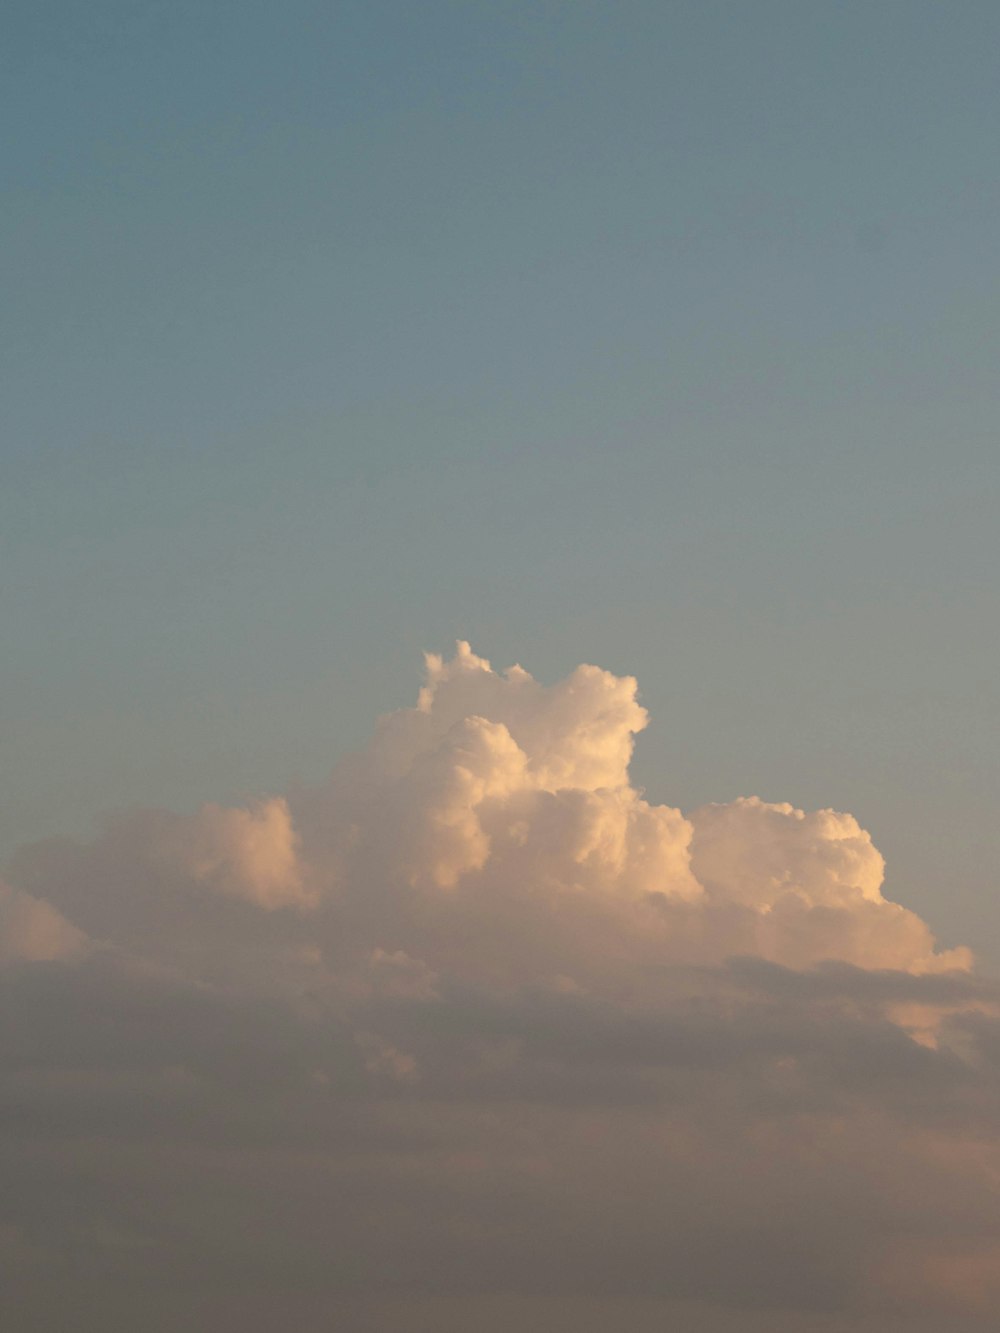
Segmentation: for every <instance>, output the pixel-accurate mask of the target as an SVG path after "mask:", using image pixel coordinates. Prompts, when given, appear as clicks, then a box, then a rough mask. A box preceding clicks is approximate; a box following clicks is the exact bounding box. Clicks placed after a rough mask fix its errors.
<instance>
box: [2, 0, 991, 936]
mask: <svg viewBox="0 0 1000 1333" xmlns="http://www.w3.org/2000/svg"><path fill="white" fill-rule="evenodd" d="M998 46H1000V9H998V8H997V7H996V5H994V4H989V3H977V2H975V0H966V2H965V3H962V4H960V5H944V4H941V3H922V2H921V0H906V2H905V3H903V2H899V3H894V2H891V0H876V2H875V3H843V4H836V5H834V4H818V3H816V4H813V3H801V0H798V2H796V3H771V2H770V0H760V2H759V3H755V4H753V5H746V4H737V3H704V2H699V3H668V2H665V0H660V2H659V3H640V2H639V0H634V2H633V3H625V4H615V5H613V4H610V3H587V2H586V0H576V2H574V3H559V4H545V3H535V4H525V3H513V4H504V3H490V4H486V3H472V2H467V3H439V2H438V0H430V2H428V3H421V4H413V3H410V4H406V3H394V2H389V0H387V2H385V3H378V2H376V3H372V2H371V0H368V2H367V3H338V4H336V5H331V4H321V3H304V2H303V0H288V2H287V3H284V4H282V5H264V4H259V3H257V4H250V3H241V4H235V3H227V2H225V0H221V2H218V3H213V4H210V5H206V4H194V3H170V4H167V3H144V2H143V0H129V2H128V3H125V2H124V0H123V2H122V3H102V2H101V0H96V2H95V3H91V4H88V5H86V6H81V5H75V4H68V3H56V2H52V3H45V2H44V0H33V2H32V3H31V4H28V3H20V2H19V0H14V2H13V3H12V4H11V5H10V6H9V9H8V18H7V36H6V38H5V41H4V49H3V52H2V55H0V60H2V62H3V79H2V86H3V95H2V96H3V102H2V114H3V122H4V124H5V125H6V126H7V128H8V133H7V135H5V142H4V146H3V149H2V160H0V179H2V182H3V194H4V199H3V209H2V213H0V227H2V232H3V243H2V247H0V263H2V265H3V291H4V301H3V316H2V321H0V323H2V332H0V337H2V354H3V363H4V366H5V369H6V375H5V380H6V384H5V388H4V392H3V395H2V404H0V415H2V423H3V434H2V444H0V449H2V464H3V476H4V485H3V487H2V492H0V542H2V559H3V571H4V576H3V579H2V583H0V610H2V615H3V623H4V627H5V633H4V643H5V654H4V659H5V660H4V670H3V682H4V685H3V694H4V698H3V723H2V731H3V737H4V741H5V749H6V753H7V756H8V759H7V763H6V764H5V766H4V768H5V777H4V791H3V800H2V802H0V804H2V808H3V810H4V812H5V813H4V817H3V822H2V825H0V847H2V849H3V851H4V853H7V852H9V851H11V850H12V849H13V848H14V846H16V845H17V844H18V843H20V842H22V841H24V840H26V839H30V838H36V837H40V836H47V835H50V834H56V833H59V832H64V831H68V832H82V831H85V830H87V829H88V828H89V827H90V826H91V825H92V821H93V820H94V819H95V818H96V817H97V816H99V815H100V813H101V812H103V811H106V810H108V809H111V808H115V807H118V806H122V805H126V804H131V803H136V802H138V803H140V804H144V805H154V804H163V805H168V806H171V807H173V808H176V809H184V810H187V809H190V808H192V807H193V806H194V805H195V804H197V803H198V802H199V801H201V800H205V799H210V798H214V799H223V800H224V799H231V798H235V797H238V796H240V795H241V794H244V793H248V792H266V791H272V790H278V789H281V788H282V787H283V786H284V785H285V783H286V782H287V781H288V780H289V779H290V778H293V777H297V778H300V779H302V780H306V781H315V780H318V779H319V778H321V777H322V776H323V775H324V774H325V773H326V771H327V770H328V769H329V768H330V767H331V765H332V763H333V762H334V760H335V759H336V758H337V757H338V755H340V754H341V753H342V752H343V751H344V750H345V749H346V748H348V747H350V746H353V745H356V744H358V743H360V742H361V741H362V740H363V739H364V737H365V736H366V734H367V732H368V730H369V727H370V724H371V720H372V718H373V717H374V715H375V714H376V713H379V712H382V711H385V710H387V709H389V708H392V707H396V706H398V705H400V704H402V703H406V702H409V701H410V700H411V699H412V697H413V696H414V694H415V690H416V686H417V676H418V673H419V669H420V652H421V651H422V650H423V649H425V648H430V649H445V650H446V649H448V647H449V645H450V643H451V641H452V640H454V639H455V638H456V637H459V636H461V637H463V638H469V639H471V641H472V642H473V645H474V646H475V647H476V648H477V650H478V651H480V652H481V653H483V654H485V655H486V656H489V657H490V658H492V659H493V660H494V661H495V662H496V663H497V664H499V665H506V664H508V663H509V662H511V661H514V660H520V661H521V662H523V664H524V665H525V666H526V667H528V668H529V669H531V670H532V671H534V672H535V673H536V674H537V675H539V676H541V677H543V678H546V679H554V678H555V677H557V676H561V675H564V674H566V673H567V672H568V671H569V670H570V669H571V668H572V667H573V666H574V665H575V664H576V663H577V662H580V661H595V662H597V663H599V664H600V665H602V666H606V667H608V668H610V669H612V670H615V671H618V672H624V671H627V672H631V673H634V674H635V675H637V676H638V678H639V681H640V685H641V688H642V693H643V699H644V701H645V703H646V705H647V706H648V708H649V709H650V711H651V713H652V717H653V724H652V727H651V729H650V731H649V732H648V733H647V734H646V735H645V736H644V737H643V739H642V741H641V742H640V747H639V751H638V754H637V757H636V764H635V766H636V771H637V774H638V777H639V779H640V781H641V782H643V783H644V784H645V785H646V787H647V788H648V789H649V791H650V793H651V794H653V795H655V796H656V797H657V799H660V800H667V801H671V802H675V803H677V804H680V805H683V806H685V807H687V806H691V805H693V804H696V803H699V802H701V801H704V800H712V799H718V800H728V799H731V798H732V797H734V796H736V795H738V794H741V793H749V792H753V793H757V794H759V795H761V796H763V797H766V798H768V799H772V800H776V799H789V800H792V801H793V802H795V803H796V804H800V805H804V806H807V807H813V806H823V805H834V806H837V807H838V808H844V809H848V810H851V811H853V812H854V813H855V814H857V815H858V817H859V818H860V819H861V820H862V822H863V823H864V824H865V825H866V826H867V827H868V828H870V829H871V831H872V833H873V836H874V838H875V841H876V843H877V845H878V846H879V847H880V848H881V849H882V850H883V851H884V852H885V854H886V856H887V859H888V862H889V877H888V883H887V891H888V892H889V893H890V895H893V894H896V895H898V896H899V897H900V898H902V899H903V900H904V901H905V902H907V904H908V905H910V906H912V907H914V908H915V909H917V910H919V911H921V912H922V913H923V914H924V915H926V916H927V917H928V919H929V920H930V921H931V923H932V925H933V926H934V927H935V928H936V930H937V931H938V933H939V934H940V935H941V936H942V938H943V939H944V940H945V942H957V941H961V940H970V941H971V942H972V943H974V944H977V945H979V946H980V947H985V948H986V949H987V950H988V948H989V944H988V939H989V933H990V931H991V930H994V931H995V919H996V913H995V905H994V902H995V900H994V891H995V884H996V879H997V869H998V863H1000V841H998V834H997V833H996V831H995V829H996V825H997V821H996V818H995V813H994V806H995V795H994V793H995V791H996V788H997V776H998V775H997V758H996V732H995V718H996V715H997V704H998V686H997V673H996V661H997V655H998V648H1000V643H998V637H1000V636H998V630H997V626H998V617H997V611H998V607H997V594H996V578H995V570H996V568H997V566H998V562H1000V538H998V530H1000V529H998V525H997V521H996V520H997V499H998V496H997V490H998V475H1000V466H998V461H997V421H998V414H997V406H998V397H1000V394H998V387H997V376H996V349H997V332H998V330H997V324H998V315H997V312H998V310H1000V304H998V296H1000V264H998V261H997V255H996V236H997V231H998V227H997V223H998V205H1000V175H998V173H997V170H996V143H997V133H998V128H1000V126H998V121H1000V94H998V91H997V81H996V69H995V61H996V51H997V49H998ZM984 940H985V944H984Z"/></svg>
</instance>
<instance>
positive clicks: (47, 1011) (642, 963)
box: [0, 644, 1000, 1333]
mask: <svg viewBox="0 0 1000 1333" xmlns="http://www.w3.org/2000/svg"><path fill="white" fill-rule="evenodd" d="M646 721H647V717H646V713H645V710H644V709H643V708H642V707H641V705H640V704H639V702H638V700H637V686H636V682H635V681H634V680H632V679H631V678H627V677H626V678H620V677H615V676H613V675H611V674H610V673H608V672H605V671H602V670H600V669H598V668H597V667H590V666H584V667H579V668H577V669H576V670H575V671H574V672H573V673H572V674H571V675H570V676H569V677H567V679H566V680H564V681H562V682H560V683H558V684H556V685H554V686H548V687H547V686H543V685H542V684H540V683H539V682H537V681H535V680H534V679H533V678H532V677H531V676H530V675H529V674H528V673H527V672H526V671H524V670H523V669H522V668H520V667H512V668H511V669H510V670H508V671H506V672H504V673H498V672H495V671H493V669H492V668H491V666H490V664H489V663H488V662H487V661H486V660H485V659H483V658H481V657H478V656H476V655H475V654H474V653H473V652H472V651H471V649H470V648H469V647H468V645H466V644H459V646H458V650H457V652H456V655H455V656H454V658H452V659H451V660H450V661H444V660H443V659H442V658H440V657H436V656H431V657H429V658H428V660H427V675H426V683H425V685H424V687H423V689H422V690H421V692H420V694H419V697H418V701H417V704H416V706H415V707H413V708H408V709H402V710H400V711H398V712H396V713H393V714H390V715H388V716H387V717H385V718H383V719H381V720H380V722H379V723H378V725H377V727H376V729H375V733H374V735H373V737H372V740H371V742H370V743H369V744H368V745H367V746H366V747H365V748H364V749H363V750H362V751H360V752H359V753H357V754H354V755H351V756H348V757H346V758H344V759H343V760H342V761H341V762H340V763H338V765H337V766H336V768H335V769H334V771H333V773H332V775H331V778H330V780H329V782H328V783H326V784H324V785H323V786H322V787H320V788H316V789H310V790H299V791H293V792H291V793H289V794H288V795H287V796H286V797H271V798H269V799H265V800H262V801H260V802H258V803H256V804H253V805H250V806H248V807H245V808H244V807H237V808H226V807H222V806H219V805H207V806H204V807H202V808H201V810H199V811H197V812H195V813H194V814H188V815H177V814H173V813H170V812H166V811H150V810H136V811H131V812H123V813H120V814H118V815H116V816H114V817H113V818H112V819H110V820H109V821H108V823H107V824H106V825H105V826H104V828H103V830H102V831H101V832H100V834H99V836H98V837H96V838H95V839H94V840H93V841H91V842H89V843H80V842H74V841H69V840H56V841H51V842H48V843H43V844H37V845H35V846H33V847H29V848H25V849H23V850H22V852H21V853H20V854H19V855H18V856H17V857H16V858H15V861H14V863H13V864H12V866H11V867H10V870H9V877H10V884H11V887H9V888H8V887H3V888H0V1000H2V1007H3V1013H4V1014H5V1015H7V1016H8V1017H7V1018H6V1019H5V1022H4V1023H3V1024H2V1025H0V1055H2V1057H3V1060H2V1068H3V1073H2V1075H0V1123H2V1125H3V1128H4V1136H3V1141H4V1142H5V1143H6V1144H7V1147H6V1148H5V1149H4V1150H3V1155H2V1156H0V1161H2V1162H3V1165H4V1173H5V1181H6V1186H5V1190H4V1195H3V1201H2V1203H0V1240H2V1241H3V1243H2V1244H0V1264H2V1265H4V1266H5V1274H6V1278H7V1282H6V1286H7V1289H8V1290H10V1291H11V1292H13V1293H14V1299H15V1301H16V1303H17V1308H18V1309H23V1310H24V1311H26V1313H25V1316H24V1319H23V1321H22V1325H21V1327H23V1328H24V1329H28V1328H34V1327H39V1328H41V1327H46V1326H48V1327H51V1326H68V1325H69V1324H72V1326H73V1327H75V1328H79V1329H81V1330H84V1333H86V1330H88V1329H90V1328H95V1329H96V1328H104V1327H107V1326H108V1324H109V1323H112V1324H113V1323H115V1321H118V1322H119V1323H120V1322H122V1321H123V1320H124V1321H125V1322H136V1320H138V1321H139V1322H141V1323H147V1324H148V1320H147V1317H146V1314H145V1313H144V1312H147V1311H149V1310H151V1309H156V1310H157V1311H159V1312H160V1313H161V1314H162V1319H163V1322H162V1327H163V1328H168V1327H176V1326H179V1323H178V1321H180V1322H181V1323H183V1326H184V1327H190V1328H192V1329H195V1330H198V1329H200V1328H203V1329H205V1330H207V1329H209V1328H211V1329H213V1330H216V1329H219V1330H223V1333H225V1330H227V1329H234V1330H235V1329H237V1328H238V1329H240V1330H241V1333H245V1330H247V1329H254V1328H260V1329H264V1328H270V1327H273V1312H274V1308H275V1306H274V1301H275V1300H276V1299H277V1296H276V1293H282V1294H283V1300H284V1302H285V1305H284V1308H285V1311H286V1315H285V1317H286V1318H287V1319H290V1320H291V1322H294V1323H296V1325H297V1326H298V1327H302V1328H317V1329H318V1328H320V1327H327V1326H329V1323H330V1320H331V1319H332V1318H335V1317H336V1318H337V1319H340V1321H341V1323H340V1326H343V1327H346V1328H348V1329H351V1330H353V1329H363V1328H369V1327H370V1328H379V1329H388V1330H392V1329H399V1330H400V1331H401V1333H416V1330H418V1329H421V1328H431V1327H434V1328H438V1327H445V1328H446V1327H449V1326H452V1324H453V1325H454V1326H456V1327H458V1326H461V1327H465V1326H468V1324H469V1323H472V1324H475V1325H476V1326H482V1327H485V1328H488V1327H494V1326H495V1327H498V1328H499V1327H505V1326H509V1325H507V1324H505V1323H504V1320H505V1319H509V1318H511V1317H513V1316H511V1315H510V1311H512V1310H516V1311H518V1312H519V1313H518V1314H517V1321H518V1322H521V1323H525V1324H527V1326H528V1327H538V1328H543V1327H544V1328H545V1329H546V1330H550V1329H551V1330H554V1331H555V1333H560V1330H563V1329H565V1330H569V1329H574V1330H577V1329H579V1328H582V1327H587V1326H588V1325H587V1324H586V1320H587V1319H588V1318H590V1315H588V1314H587V1313H586V1312H587V1311H588V1310H590V1311H594V1310H604V1311H614V1312H616V1313H615V1314H614V1322H618V1323H620V1324H622V1325H623V1326H628V1327H636V1328H642V1327H646V1326H649V1327H654V1326H662V1325H663V1323H664V1322H666V1323H668V1324H669V1323H679V1324H680V1326H684V1327H691V1328H692V1329H695V1328H697V1329H703V1330H705V1333H724V1331H726V1330H731V1329H734V1328H737V1327H739V1328H740V1329H744V1328H757V1327H758V1326H759V1327H761V1328H763V1327H768V1328H771V1327H785V1326H786V1325H787V1326H788V1327H796V1328H799V1327H806V1326H808V1327H810V1328H816V1329H823V1330H830V1333H862V1330H866V1331H867V1330H870V1329H872V1328H873V1327H876V1326H878V1327H879V1328H883V1327H884V1328H889V1327H898V1328H900V1329H904V1328H905V1329H910V1330H916V1329H919V1328H923V1327H925V1325H924V1324H923V1323H922V1322H921V1321H922V1319H923V1315H922V1313H921V1310H922V1308H923V1306H927V1308H931V1306H933V1308H934V1309H935V1310H936V1311H937V1312H938V1317H943V1316H942V1315H941V1312H942V1311H944V1312H945V1314H946V1316H947V1318H948V1320H949V1326H950V1327H954V1328H956V1329H965V1328H967V1329H969V1330H972V1329H976V1330H977V1331H978V1329H980V1328H983V1329H985V1328H986V1327H988V1326H993V1325H991V1324H990V1320H993V1321H994V1323H995V1319H996V1316H997V1314H998V1313H1000V1287H998V1284H997V1283H996V1281H995V1280H994V1269H993V1266H992V1264H993V1257H994V1256H995V1255H996V1253H997V1252H998V1251H1000V1227H998V1225H997V1222H996V1218H997V1217H998V1216H1000V1210H998V1208H997V1204H998V1202H1000V1200H998V1198H997V1192H998V1182H1000V1157H998V1154H997V1149H996V1135H995V1131H996V1125H997V1119H998V1114H1000V1019H998V1013H1000V991H998V988H997V986H996V984H995V983H994V982H992V981H991V980H989V979H984V978H981V977H979V976H977V975H976V973H975V972H974V971H973V968H972V957H971V954H970V953H969V951H968V950H966V949H950V950H940V949H938V948H937V947H936V945H935V942H934V939H933V936H932V933H931V931H930V929H929V928H928V926H927V925H926V923H925V922H923V921H922V920H920V918H919V917H917V916H915V915H914V914H913V913H911V912H909V911H907V910H906V909H905V908H904V907H902V906H900V905H898V904H896V903H893V902H890V901H887V900H886V899H885V898H884V897H883V895H882V882H883V872H884V866H883V861H882V858H881V856H880V855H879V853H878V852H877V850H876V849H875V847H874V845H873V844H872V841H871V838H870V837H869V835H868V834H867V833H866V832H865V831H864V830H863V829H862V828H860V826H859V825H858V823H857V822H856V820H854V818H853V817H852V816H850V815H848V814H841V813H837V812H834V811H830V810H822V811H818V812H813V813H808V812H803V811H801V810H798V809H796V808H795V807H793V806H791V805H787V804H769V803H766V802H763V801H761V800H759V799H757V798H746V799H742V800H739V801H736V802H733V803H730V804H725V805H709V806H704V807H701V808H700V809H697V810H694V811H692V812H690V813H688V814H685V813H683V812H682V811H680V810H678V809H674V808H672V807H669V806H664V805H657V804H654V803H651V802H650V801H648V800H647V799H646V797H645V795H644V794H643V793H642V792H641V791H639V790H638V789H636V788H635V787H634V786H633V785H632V784H631V782H630V780H629V761H630V759H631V755H632V749H633V745H634V741H635V737H636V735H637V734H638V733H639V732H641V730H642V729H643V727H644V726H645V725H646ZM31 1311H37V1312H39V1313H38V1317H37V1319H35V1316H34V1315H33V1314H31V1313H30V1312H31ZM504 1311H506V1312H507V1314H504V1313H503V1312H504ZM269 1312H270V1313H269ZM157 1317H159V1315H157ZM608 1317H609V1318H610V1317H611V1316H610V1315H609V1316H608ZM33 1319H34V1322H32V1320H33ZM171 1320H173V1323H171ZM269 1321H270V1322H269ZM435 1321H436V1322H435ZM449 1321H451V1323H449ZM491 1321H492V1322H491ZM498 1321H499V1322H498ZM755 1321H756V1322H755ZM872 1321H875V1323H873V1322H872ZM878 1321H882V1322H881V1323H878ZM963 1321H964V1322H963ZM150 1326H152V1327H154V1328H155V1327H159V1326H158V1325H155V1324H153V1325H150ZM13 1327H14V1329H15V1333H20V1331H19V1328H18V1325H17V1324H16V1323H15V1325H13Z"/></svg>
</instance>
